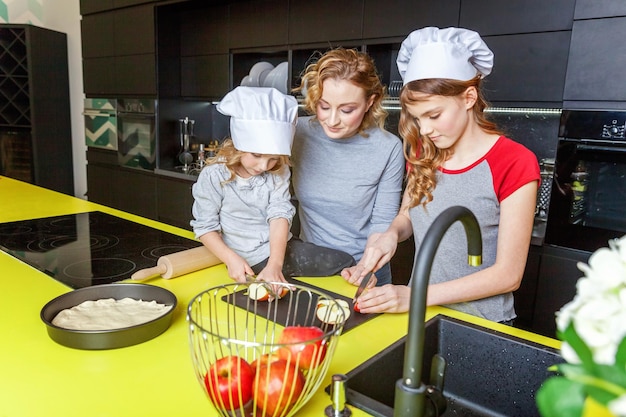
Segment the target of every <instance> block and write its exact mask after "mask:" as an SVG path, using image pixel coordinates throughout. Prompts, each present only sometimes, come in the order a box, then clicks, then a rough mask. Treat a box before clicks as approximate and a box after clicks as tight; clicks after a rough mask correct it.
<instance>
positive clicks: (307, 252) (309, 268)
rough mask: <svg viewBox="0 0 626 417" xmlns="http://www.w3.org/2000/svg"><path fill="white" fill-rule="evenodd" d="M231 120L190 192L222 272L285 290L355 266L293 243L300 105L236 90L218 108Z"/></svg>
mask: <svg viewBox="0 0 626 417" xmlns="http://www.w3.org/2000/svg"><path fill="white" fill-rule="evenodd" d="M217 110H218V111H219V112H221V113H222V114H225V115H227V116H231V119H230V133H231V139H232V140H226V141H225V143H224V144H223V146H222V147H221V149H220V150H219V152H218V153H217V155H216V157H215V158H212V159H211V160H209V161H208V165H207V166H206V167H205V168H204V169H203V170H202V171H201V172H200V176H199V177H198V181H197V182H196V183H195V184H194V186H193V196H194V204H193V216H194V220H192V221H191V225H192V227H193V230H194V233H195V235H196V237H197V238H198V239H199V240H200V241H201V242H202V243H203V244H204V245H205V246H206V247H207V248H208V249H209V250H210V251H211V252H212V253H213V254H215V255H216V256H217V257H218V258H219V259H220V260H222V262H224V264H226V267H227V268H228V274H229V276H230V277H231V278H232V279H234V280H235V281H238V282H245V281H246V275H257V279H259V280H263V281H268V282H271V281H274V282H284V281H285V276H326V275H335V274H337V273H339V272H340V271H341V270H342V269H343V268H345V267H347V266H350V265H354V260H353V258H352V257H351V256H349V255H348V254H345V253H343V252H339V251H332V250H330V249H326V248H319V247H314V245H307V244H304V243H303V242H299V241H297V240H295V239H292V240H291V241H290V238H291V233H290V231H289V229H290V226H291V221H292V219H293V216H294V214H295V209H294V206H293V205H292V204H291V201H290V199H291V196H290V193H289V178H290V172H289V155H290V154H291V145H292V143H293V137H294V132H295V126H296V120H297V113H298V104H297V102H296V99H295V98H294V97H292V96H287V95H284V94H282V93H281V92H279V91H278V90H276V89H273V88H255V87H237V88H236V89H234V90H233V91H231V92H230V93H228V94H227V95H226V96H225V97H224V99H223V100H222V101H221V102H220V103H219V104H218V105H217Z"/></svg>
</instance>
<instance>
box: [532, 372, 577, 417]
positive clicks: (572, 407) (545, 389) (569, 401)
mask: <svg viewBox="0 0 626 417" xmlns="http://www.w3.org/2000/svg"><path fill="white" fill-rule="evenodd" d="M536 401H537V407H538V408H539V412H540V413H541V415H542V416H543V417H580V416H581V415H582V412H583V408H584V405H585V392H584V389H583V385H582V384H580V383H577V382H574V381H571V380H569V379H567V378H564V377H558V376H557V377H551V378H548V379H547V380H546V381H545V382H544V383H543V385H542V386H541V388H539V391H537V397H536Z"/></svg>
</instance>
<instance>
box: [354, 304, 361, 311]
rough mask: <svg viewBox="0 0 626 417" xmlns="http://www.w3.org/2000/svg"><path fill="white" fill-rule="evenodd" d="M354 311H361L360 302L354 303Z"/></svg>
mask: <svg viewBox="0 0 626 417" xmlns="http://www.w3.org/2000/svg"><path fill="white" fill-rule="evenodd" d="M354 311H356V312H357V313H360V312H361V307H359V303H354Z"/></svg>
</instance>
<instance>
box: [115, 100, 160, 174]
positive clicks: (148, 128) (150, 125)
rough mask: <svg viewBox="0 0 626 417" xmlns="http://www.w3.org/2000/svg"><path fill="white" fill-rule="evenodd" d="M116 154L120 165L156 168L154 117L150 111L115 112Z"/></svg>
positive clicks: (148, 168)
mask: <svg viewBox="0 0 626 417" xmlns="http://www.w3.org/2000/svg"><path fill="white" fill-rule="evenodd" d="M117 155H118V161H119V164H120V165H121V166H125V167H129V168H139V169H146V170H154V169H155V168H156V118H155V115H154V114H150V113H128V112H118V114H117Z"/></svg>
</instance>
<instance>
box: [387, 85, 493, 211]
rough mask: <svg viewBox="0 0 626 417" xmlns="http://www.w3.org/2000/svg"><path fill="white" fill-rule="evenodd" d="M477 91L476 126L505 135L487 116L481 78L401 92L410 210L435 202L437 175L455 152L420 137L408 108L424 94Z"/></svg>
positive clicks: (409, 87) (410, 87) (401, 128)
mask: <svg viewBox="0 0 626 417" xmlns="http://www.w3.org/2000/svg"><path fill="white" fill-rule="evenodd" d="M470 87H474V88H476V91H477V99H476V103H475V104H474V106H473V108H472V114H473V116H474V121H475V122H476V124H477V125H478V126H479V127H480V128H481V129H482V130H483V131H484V132H486V133H490V134H499V135H501V134H502V132H501V131H500V130H499V129H498V127H497V126H496V125H495V123H493V122H491V121H490V120H488V119H487V118H486V116H485V113H484V111H485V109H486V108H487V106H488V103H487V101H486V100H485V98H484V96H483V94H482V92H481V78H480V76H477V77H475V78H473V79H471V80H469V81H458V80H451V79H442V78H432V79H425V80H415V81H411V82H409V83H407V84H406V85H405V86H404V87H403V88H402V91H401V92H400V102H401V104H402V110H401V112H400V122H399V125H398V131H399V133H400V136H401V137H402V141H403V143H404V157H405V158H406V160H407V169H408V171H407V185H406V187H407V192H408V194H409V197H410V198H411V201H410V207H415V206H417V205H420V204H421V205H422V206H424V207H426V204H428V203H429V202H431V201H432V199H433V195H432V193H433V191H434V190H435V187H436V186H437V171H438V169H439V167H441V166H442V165H443V163H444V162H445V161H447V160H448V159H449V158H450V157H451V156H452V149H439V148H437V147H436V146H435V145H434V144H433V142H432V141H431V140H430V139H428V138H427V137H423V136H421V135H420V128H419V124H418V123H417V121H416V120H415V118H414V117H413V116H411V114H410V113H409V112H408V110H407V105H411V104H413V103H417V102H418V101H419V100H420V94H421V95H423V94H428V95H437V96H446V97H457V96H460V95H461V94H463V93H464V92H465V91H466V90H467V89H468V88H470Z"/></svg>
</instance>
